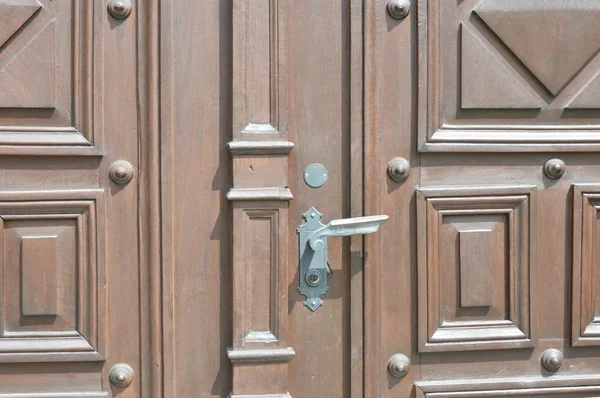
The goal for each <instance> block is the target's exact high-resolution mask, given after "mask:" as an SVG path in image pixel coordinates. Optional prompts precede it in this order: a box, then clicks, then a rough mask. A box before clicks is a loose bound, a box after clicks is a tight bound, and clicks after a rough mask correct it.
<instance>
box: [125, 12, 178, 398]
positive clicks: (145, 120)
mask: <svg viewBox="0 0 600 398" xmlns="http://www.w3.org/2000/svg"><path fill="white" fill-rule="evenodd" d="M161 3H162V2H160V0H149V1H148V2H146V3H144V4H141V3H140V4H139V5H140V7H138V8H137V24H138V25H137V30H138V52H139V54H138V59H139V60H140V65H139V72H138V87H139V94H140V95H139V97H140V100H139V101H140V103H139V124H140V134H139V145H140V151H139V153H140V155H139V156H140V159H139V167H140V170H139V174H138V175H139V177H138V184H139V197H138V203H139V230H140V233H139V237H138V239H139V247H140V275H141V277H140V281H141V283H140V295H141V300H140V303H141V304H140V305H141V307H140V312H141V313H140V319H141V321H142V325H143V327H142V330H141V342H142V346H141V347H140V348H141V360H140V366H141V373H142V374H143V377H141V380H142V382H141V391H142V395H143V396H152V397H157V398H160V397H163V396H169V395H168V394H166V393H165V391H164V389H163V381H164V378H165V374H164V372H163V369H164V367H163V344H164V342H163V316H165V315H163V304H164V302H166V303H167V304H165V306H168V303H169V300H170V299H171V297H168V296H166V295H165V296H163V274H162V272H163V270H162V260H163V259H162V248H163V242H162V240H161V238H162V236H161V233H162V230H161V206H162V202H161V200H162V199H163V198H162V197H161V181H162V170H161V160H162V154H161V147H160V143H161V126H160V117H161V116H160V115H161V105H160V100H161V98H160V92H161V88H160V84H161V83H160V70H161V69H160V65H161V62H162V60H161V53H160V31H161V29H162V27H161V26H162V25H161V19H160V13H161V10H162V9H161V6H162V4H161ZM134 12H136V10H135V9H134ZM165 27H166V28H168V27H169V26H168V25H166V26H165ZM164 69H165V70H167V69H168V68H164ZM167 179H168V176H167ZM167 194H168V193H167ZM168 200H169V199H168V198H167V199H166V200H165V202H167V201H168ZM164 283H165V284H167V283H168V281H165V282H164ZM163 300H164V301H163Z"/></svg>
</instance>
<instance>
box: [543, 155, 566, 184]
mask: <svg viewBox="0 0 600 398" xmlns="http://www.w3.org/2000/svg"><path fill="white" fill-rule="evenodd" d="M565 171H567V166H566V165H565V162H563V161H562V160H560V159H550V160H548V161H547V162H546V163H545V164H544V173H545V174H546V177H548V178H550V179H551V180H557V179H559V178H560V177H562V176H563V175H564V174H565Z"/></svg>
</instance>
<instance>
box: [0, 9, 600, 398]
mask: <svg viewBox="0 0 600 398" xmlns="http://www.w3.org/2000/svg"><path fill="white" fill-rule="evenodd" d="M395 1H397V2H399V3H402V0H395ZM387 5H388V2H387V1H385V0H365V1H354V0H349V1H337V2H320V1H305V2H302V3H299V2H289V1H287V0H264V1H239V2H227V1H223V2H217V1H208V2H193V1H184V2H164V3H162V4H161V23H162V25H161V29H162V30H161V32H162V33H163V36H162V37H161V40H162V41H161V53H162V54H163V56H164V57H165V58H164V60H163V61H162V64H161V65H162V68H163V69H162V70H161V73H163V75H162V77H163V80H161V95H162V96H163V97H162V100H163V103H162V105H161V106H162V107H161V110H162V112H163V113H162V115H161V122H162V125H161V127H162V129H163V132H162V134H163V135H162V136H161V139H162V140H161V162H162V163H161V167H162V173H163V177H164V178H163V181H162V184H163V185H162V189H163V191H162V195H163V196H162V198H163V199H164V203H163V208H162V212H161V217H162V220H163V222H164V230H163V248H164V252H163V261H164V263H163V267H164V268H163V276H164V280H163V283H164V286H165V296H164V303H165V305H166V306H167V307H166V308H167V310H166V311H165V314H164V318H163V320H164V330H165V340H164V347H165V364H166V366H165V369H166V371H167V372H168V373H167V374H166V375H165V394H166V395H169V396H171V395H173V396H179V395H181V396H222V397H224V396H228V394H231V396H232V397H244V398H246V397H273V398H276V397H287V396H290V395H291V396H295V397H303V396H316V397H320V396H327V397H362V396H366V397H390V398H391V397H500V396H514V397H525V396H539V397H542V396H544V397H546V396H550V397H554V396H556V397H563V396H564V397H581V396H591V395H597V394H598V391H597V390H598V388H597V387H596V386H597V385H598V379H597V377H596V376H595V375H596V374H597V373H598V371H599V370H600V369H599V368H598V358H599V357H600V349H599V348H598V338H599V335H598V333H599V332H598V330H597V329H598V328H597V326H598V325H597V319H596V318H597V317H598V305H596V304H597V301H598V300H597V298H596V285H597V283H596V276H595V271H594V269H595V267H596V263H597V259H596V252H597V250H596V243H595V240H596V235H597V231H596V228H597V219H598V217H597V214H596V208H597V207H598V203H597V202H599V200H600V199H599V198H600V196H599V195H600V189H599V188H598V179H599V178H600V160H599V159H598V156H597V154H596V151H597V150H598V149H599V148H600V123H599V119H598V112H597V111H598V109H599V108H600V97H599V96H598V94H597V93H598V90H599V87H598V85H599V84H600V83H599V82H600V78H599V77H598V76H599V71H600V58H599V55H598V52H599V50H600V33H599V32H600V31H599V28H598V26H597V25H598V24H597V23H596V21H597V19H598V15H597V14H598V13H599V12H600V5H599V4H598V3H597V2H596V1H592V0H589V1H575V0H555V1H533V0H527V1H517V0H506V1H504V0H458V1H445V0H413V1H412V4H411V11H410V14H409V15H408V17H406V18H405V19H401V20H398V19H394V18H393V17H392V16H390V14H389V13H388V12H387V11H386V6H387ZM190 32H191V34H190ZM198 65H200V66H198ZM397 157H402V158H404V159H405V160H407V161H408V162H409V163H410V165H411V169H410V173H409V174H408V176H407V178H406V179H405V180H403V181H401V182H397V181H395V180H393V179H392V178H390V176H389V175H388V173H387V172H386V169H387V167H388V162H390V160H392V159H393V158H397ZM550 159H560V160H561V161H563V162H564V166H560V167H559V168H558V169H548V167H550V166H546V164H547V161H548V160H550ZM312 163H320V164H322V165H323V166H325V168H326V169H327V182H326V183H325V185H323V186H322V187H319V188H313V187H310V186H308V185H307V184H306V182H305V168H306V167H307V166H309V165H310V164H312ZM565 170H566V172H564V171H565ZM405 171H406V170H405ZM551 172H552V173H554V174H556V173H558V174H562V172H564V174H563V175H561V176H558V178H554V177H556V175H553V174H552V173H551ZM1 178H2V171H1V170H0V179H1ZM87 178H90V177H89V176H87ZM107 199H108V198H107ZM107 202H108V201H107ZM312 206H314V207H315V208H316V209H318V210H319V211H320V212H321V213H323V222H324V223H327V222H328V221H330V220H333V219H340V218H349V217H358V216H362V215H378V214H385V215H388V216H389V219H388V220H387V221H386V223H385V224H384V225H383V227H382V229H381V230H380V231H379V232H378V233H377V234H373V235H368V236H366V237H362V236H360V237H356V236H355V237H351V238H331V239H330V240H329V243H328V254H327V258H328V260H329V265H330V266H331V268H332V270H333V275H332V276H331V278H330V289H329V292H328V293H327V294H326V295H323V296H322V297H321V298H322V300H323V305H322V306H321V307H319V308H318V309H316V310H315V311H311V310H310V309H309V308H307V306H305V305H304V299H305V297H304V296H303V295H302V294H300V293H299V292H298V290H297V289H298V285H299V258H298V257H299V247H298V235H297V228H298V227H299V226H300V225H302V224H303V223H304V220H303V218H302V217H303V215H304V214H305V213H306V212H307V210H308V209H309V208H311V207H312ZM108 207H109V205H108V203H107V208H108ZM107 236H108V235H107ZM198 242H203V243H202V244H197V243H198ZM32 261H34V260H32ZM229 264H230V265H231V267H230V268H228V265H229ZM44 300H46V298H44ZM598 304H599V305H600V303H598ZM35 305H38V304H37V302H36V303H35ZM229 309H231V313H229V312H228V311H229ZM551 349H553V350H558V351H560V352H561V353H562V356H563V357H564V358H562V360H561V359H560V358H559V357H558V356H557V357H556V358H558V359H557V361H556V364H553V362H552V361H550V362H548V361H546V362H543V360H542V358H543V357H544V355H545V354H547V353H548V352H549V351H548V350H551ZM397 353H402V354H405V355H406V356H407V357H408V358H409V359H410V362H411V367H410V370H409V371H408V373H407V375H406V376H405V377H403V378H396V377H394V376H393V375H392V374H391V373H390V372H389V371H388V360H389V359H390V358H391V357H392V356H393V355H395V354H397ZM556 355H558V354H556ZM198 358H201V359H198ZM558 365H561V366H560V367H559V369H558V370H556V369H554V370H552V369H551V368H552V366H556V367H558Z"/></svg>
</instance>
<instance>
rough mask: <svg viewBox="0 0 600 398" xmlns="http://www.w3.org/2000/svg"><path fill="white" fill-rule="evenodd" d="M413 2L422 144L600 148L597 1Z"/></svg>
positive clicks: (437, 147)
mask: <svg viewBox="0 0 600 398" xmlns="http://www.w3.org/2000/svg"><path fill="white" fill-rule="evenodd" d="M418 8H419V18H420V21H419V22H420V23H419V29H420V34H419V64H420V65H419V85H418V86H419V89H420V92H419V104H418V106H419V108H420V109H419V137H420V139H419V142H420V150H421V151H553V150H570V151H571V150H572V151H579V150H581V151H590V150H591V151H598V150H600V112H598V111H596V110H600V96H598V88H599V87H600V78H599V77H598V76H599V75H600V56H599V55H598V53H599V52H600V24H598V23H597V21H598V20H599V19H600V2H597V1H591V0H583V1H579V0H555V1H538V0H462V1H459V2H450V1H439V0H419V2H418ZM430 10H435V12H429V11H430Z"/></svg>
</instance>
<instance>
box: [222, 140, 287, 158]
mask: <svg viewBox="0 0 600 398" xmlns="http://www.w3.org/2000/svg"><path fill="white" fill-rule="evenodd" d="M227 147H228V148H229V151H230V152H231V153H232V154H233V155H287V154H289V153H290V151H291V150H292V148H293V147H294V143H293V142H289V141H232V142H230V143H229V144H227Z"/></svg>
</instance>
